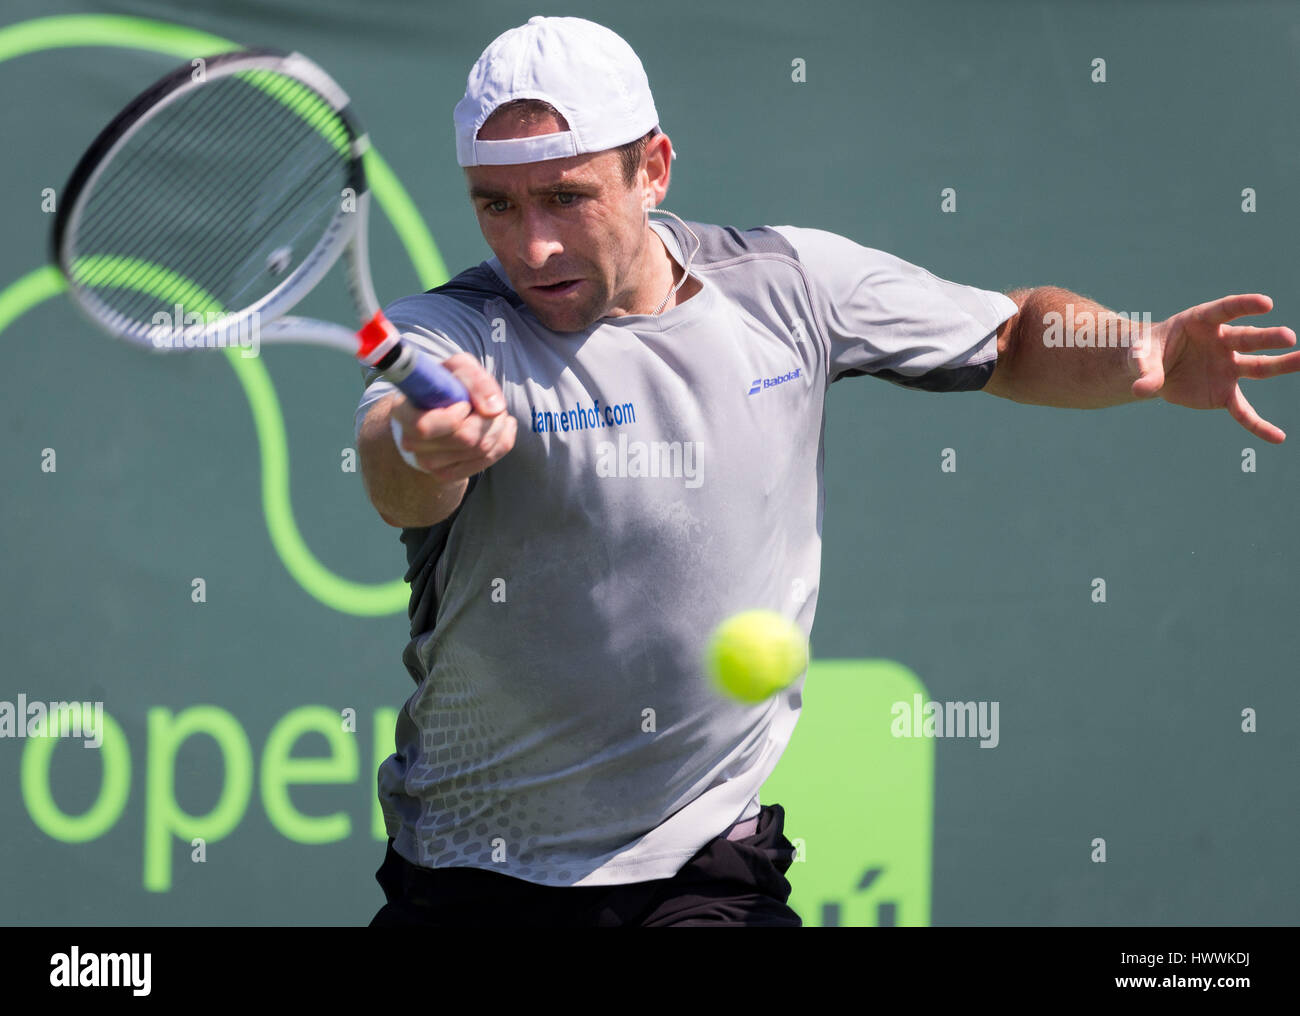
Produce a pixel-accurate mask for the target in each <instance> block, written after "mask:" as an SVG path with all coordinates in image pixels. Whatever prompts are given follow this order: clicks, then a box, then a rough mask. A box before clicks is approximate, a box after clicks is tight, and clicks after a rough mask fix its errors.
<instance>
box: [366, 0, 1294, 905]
mask: <svg viewBox="0 0 1300 1016" xmlns="http://www.w3.org/2000/svg"><path fill="white" fill-rule="evenodd" d="M455 122H456V130H457V154H458V160H459V162H460V164H461V165H462V166H463V167H465V172H466V177H467V182H468V184H469V191H470V197H471V200H472V202H473V204H474V209H475V213H476V215H477V217H478V221H479V225H480V228H481V229H482V232H483V236H484V238H485V240H486V241H487V243H488V246H489V247H490V248H491V249H492V252H493V255H494V257H493V258H491V259H489V260H488V261H485V262H483V263H482V264H481V265H479V266H478V267H476V268H473V269H470V270H469V271H466V272H463V273H461V274H460V275H459V276H457V277H456V278H455V279H453V280H452V281H451V282H450V283H448V284H447V285H445V286H442V287H439V288H438V289H436V290H433V291H432V292H431V293H428V294H421V295H417V296H412V297H407V298H404V299H402V300H398V301H397V302H396V303H394V304H393V305H391V306H390V307H389V308H387V313H388V315H389V317H390V318H391V319H392V320H393V321H394V323H395V324H396V325H397V326H398V327H399V328H400V329H401V330H402V332H403V333H404V335H406V336H407V337H408V338H409V339H410V340H411V341H413V342H416V343H418V344H420V345H422V346H423V347H424V348H426V349H428V350H430V351H432V352H433V353H434V354H435V355H436V356H437V358H438V359H439V361H441V362H443V363H444V364H445V366H446V367H447V368H448V369H450V370H452V371H453V372H454V373H455V374H456V375H457V376H458V377H459V378H460V379H461V380H462V381H463V382H464V384H465V386H466V388H467V389H468V391H469V392H470V395H471V400H472V405H469V404H465V403H460V404H457V405H454V406H450V407H446V408H443V409H438V410H432V411H429V412H419V411H417V410H415V409H413V408H412V407H411V406H410V404H409V403H407V402H406V401H405V400H404V399H403V398H402V397H401V396H400V395H399V394H396V391H395V389H394V388H393V387H392V386H391V385H388V384H387V383H385V382H383V381H379V380H376V377H377V375H374V374H373V373H371V374H370V375H368V380H369V381H370V382H371V383H370V384H369V386H368V387H367V389H366V393H365V395H364V396H363V398H362V402H361V405H360V407H359V408H358V413H357V421H358V423H357V425H358V447H359V448H360V452H361V458H362V466H363V473H364V477H365V482H366V487H367V491H368V493H369V496H370V498H371V500H372V502H373V503H374V505H375V508H376V509H377V511H378V512H379V514H380V516H381V517H382V518H383V519H384V521H386V522H387V523H389V524H390V525H393V526H400V527H401V528H402V540H403V542H404V543H405V545H406V549H407V557H408V563H409V565H410V569H409V571H408V573H407V579H408V581H410V583H411V587H412V596H411V611H410V612H411V642H410V643H409V644H408V646H407V647H406V650H405V652H404V654H403V661H404V663H405V664H406V666H407V669H408V671H409V672H410V674H411V676H412V678H413V679H414V680H415V681H416V684H417V690H416V692H415V693H414V694H413V695H412V697H411V698H410V699H409V700H408V702H407V703H406V706H405V708H404V709H403V710H402V712H401V714H400V717H399V720H398V725H397V751H396V752H395V753H394V754H393V755H392V756H391V757H390V758H389V759H388V760H387V761H386V762H385V763H384V765H383V766H382V767H381V770H380V778H379V791H380V798H381V801H382V803H383V807H384V812H385V817H386V820H387V825H388V831H389V836H390V842H389V846H388V851H387V855H386V858H385V861H384V865H383V867H382V868H381V869H380V871H379V873H378V878H379V881H380V883H381V885H382V886H383V888H384V891H385V894H386V897H387V899H388V903H387V904H386V905H385V906H384V907H383V908H382V909H381V910H380V912H379V913H378V914H377V915H376V917H375V920H374V922H372V923H373V924H375V925H391V924H404V923H420V924H428V925H434V926H443V927H464V926H471V925H476V924H477V925H484V926H492V925H500V924H517V925H527V926H538V927H544V926H559V925H595V926H618V925H637V926H653V925H659V926H662V925H678V926H682V925H688V924H736V925H743V924H750V925H756V924H767V925H785V926H797V925H798V924H799V918H798V916H797V915H796V914H795V913H794V912H793V911H792V910H791V909H790V908H789V906H788V904H787V900H788V896H789V891H790V885H789V882H788V881H787V880H786V879H785V877H784V876H785V873H786V871H787V870H788V868H789V866H790V863H791V860H792V856H793V848H792V845H791V844H790V841H789V840H788V839H786V838H785V836H784V833H783V818H784V813H783V810H782V808H781V806H780V805H779V804H773V803H768V804H764V803H762V802H761V801H760V799H759V790H760V788H761V786H762V783H763V781H764V780H765V779H766V777H767V776H768V775H769V774H770V773H771V772H772V770H773V768H774V767H775V765H776V763H777V761H778V760H779V758H780V756H781V753H782V751H783V749H784V748H785V746H786V744H787V743H788V740H789V737H790V734H791V732H792V730H793V728H794V725H795V722H796V720H797V718H798V714H799V709H800V704H801V698H802V689H803V680H804V678H803V677H800V678H799V680H798V681H796V682H795V683H794V684H793V685H791V686H790V688H788V689H787V690H786V691H783V692H782V693H780V694H778V695H776V696H774V697H772V698H771V699H769V700H768V701H766V702H764V703H762V704H760V705H758V706H752V707H744V706H740V705H738V704H735V703H731V702H728V701H723V700H722V699H720V698H718V697H717V696H716V695H714V693H713V692H712V691H711V690H710V689H709V687H708V685H707V682H706V681H705V680H704V679H703V677H702V675H701V673H700V662H699V661H700V655H701V650H702V648H703V645H704V641H705V639H706V638H707V636H708V633H709V632H710V631H711V629H712V628H713V627H714V626H715V625H716V624H717V623H718V622H719V621H721V620H722V619H723V618H725V617H727V616H729V615H731V614H733V613H736V612H737V611H739V610H742V609H747V608H753V607H768V608H771V609H774V610H779V611H783V612H785V613H786V614H787V616H791V617H793V618H794V620H795V621H796V622H797V623H798V624H799V625H800V626H801V627H802V628H803V630H804V632H805V633H807V632H808V631H810V629H811V626H812V621H813V613H814V610H815V607H816V600H817V587H818V577H819V571H820V552H821V546H820V530H821V514H822V499H823V487H822V476H821V465H822V428H823V411H824V399H825V393H826V389H827V387H828V385H829V384H830V383H831V382H834V381H836V380H839V379H841V378H846V377H853V376H857V375H863V374H867V375H872V376H875V377H877V378H883V379H886V380H889V381H892V382H894V383H896V384H900V385H903V386H906V387H911V388H918V389H922V390H927V391H963V390H976V389H982V390H984V391H987V392H990V393H992V394H994V395H998V396H1000V397H1003V398H1007V399H1012V400H1015V401H1018V402H1025V403H1038V404H1045V405H1056V406H1067V407H1076V408H1087V407H1101V406H1110V405H1117V404H1120V403H1123V402H1128V401H1132V400H1134V399H1138V398H1150V397H1152V396H1155V395H1160V396H1161V397H1163V398H1165V399H1166V400H1168V401H1170V402H1175V403H1177V404H1179V405H1185V406H1192V407H1196V408H1217V407H1226V408H1227V409H1228V410H1229V412H1230V413H1232V415H1233V416H1234V417H1235V418H1236V419H1237V420H1238V421H1239V422H1240V423H1241V424H1242V425H1243V426H1245V427H1246V428H1247V429H1248V430H1250V431H1252V433H1254V434H1256V435H1258V436H1259V437H1261V438H1263V439H1264V440H1268V441H1274V442H1278V441H1281V440H1283V438H1284V435H1283V434H1282V432H1281V431H1280V430H1278V429H1277V428H1276V427H1274V426H1273V425H1272V424H1269V423H1266V422H1264V421H1263V420H1261V419H1260V418H1259V417H1258V415H1257V414H1255V412H1254V410H1253V409H1252V408H1251V407H1250V406H1249V404H1248V403H1247V402H1246V401H1245V399H1244V398H1243V397H1242V395H1241V392H1240V389H1239V388H1238V387H1237V379H1238V378H1239V377H1251V378H1262V377H1273V376H1276V375H1278V374H1281V373H1285V372H1290V371H1294V370H1296V369H1300V353H1291V354H1288V355H1286V356H1281V357H1276V358H1269V357H1257V356H1242V355H1239V353H1238V352H1237V350H1257V349H1264V348H1276V347H1279V346H1284V345H1290V344H1292V343H1294V342H1295V335H1294V333H1292V332H1291V331H1290V330H1289V329H1285V328H1249V327H1236V326H1229V325H1228V324H1227V322H1228V321H1230V320H1232V319H1234V318H1237V317H1240V316H1242V315H1246V314H1257V313H1261V312H1264V311H1267V310H1269V309H1270V307H1271V302H1270V301H1269V300H1268V298H1267V297H1263V296H1257V295H1255V296H1234V297H1225V298H1224V299H1222V300H1218V301H1214V302H1212V303H1208V304H1202V305H1200V306H1197V307H1193V308H1191V309H1190V310H1187V311H1184V312H1182V313H1181V314H1177V315H1175V316H1174V317H1172V318H1170V319H1168V320H1166V321H1162V322H1160V323H1159V324H1155V325H1150V326H1142V325H1141V324H1136V323H1130V322H1127V321H1124V320H1121V319H1118V318H1117V317H1116V316H1115V315H1113V314H1111V313H1110V312H1108V311H1106V310H1105V309H1104V308H1102V307H1100V306H1098V305H1096V304H1094V303H1091V302H1090V301H1088V300H1086V299H1084V298H1082V297H1080V296H1077V295H1075V294H1072V293H1070V292H1068V291H1065V290H1061V289H1055V288H1039V289H1028V290H1017V291H1013V292H1012V293H1010V294H1007V295H1004V294H1001V293H996V292H992V291H986V290H982V289H976V288H972V287H967V286H960V285H956V284H954V283H951V282H947V281H944V280H941V279H937V278H935V277H934V276H932V275H930V274H929V273H928V272H926V271H924V270H923V269H921V268H918V267H916V266H914V265H910V264H908V263H906V262H904V261H901V260H899V259H898V258H895V257H892V256H891V255H889V254H886V253H883V252H881V251H876V250H871V249H868V248H865V247H861V246H859V245H858V244H856V243H853V242H852V241H850V240H848V239H845V238H844V237H840V236H836V235H834V234H831V233H827V232H824V231H820V230H814V229H802V228H796V227H790V226H783V227H757V228H754V229H750V230H744V231H740V230H735V229H732V228H730V227H725V228H724V227H719V226H712V225H707V224H703V223H684V222H682V221H681V220H680V219H676V220H675V221H673V222H668V221H662V220H655V221H654V222H651V220H650V218H649V211H650V209H651V208H653V207H654V206H656V205H658V204H659V203H660V202H661V201H662V200H663V198H664V196H665V194H666V193H667V190H668V186H669V177H670V171H671V162H672V157H673V149H672V143H671V141H670V139H669V138H668V136H667V135H665V134H664V133H662V132H661V131H659V129H658V127H659V121H658V115H657V113H656V111H655V107H654V103H653V100H652V98H651V95H650V89H649V84H648V82H647V81H646V78H645V73H644V71H643V70H642V68H641V64H640V62H639V60H638V59H637V58H636V55H635V54H634V53H633V52H632V50H631V49H630V48H629V47H628V46H627V44H626V43H625V42H624V41H623V40H622V39H620V38H619V37H618V36H617V35H615V34H614V33H612V32H610V31H608V30H607V29H604V28H602V27H600V26H598V25H595V24H592V23H591V22H587V21H583V20H580V19H574V18H540V17H539V18H532V19H530V21H529V22H528V24H527V25H524V26H521V27H519V28H516V29H513V30H511V31H509V32H506V33H505V34H504V35H502V36H501V37H500V38H498V39H497V40H495V41H494V42H493V43H492V44H491V45H490V46H489V47H488V48H487V50H486V51H485V52H484V54H483V56H482V57H481V58H480V59H479V61H478V62H477V63H476V64H475V66H474V68H473V70H472V71H471V72H470V75H469V80H468V83H467V88H466V94H465V97H464V98H463V99H462V100H461V102H460V103H459V104H458V105H457V107H456V114H455ZM1071 305H1072V306H1071ZM1054 313H1060V314H1062V316H1063V318H1064V317H1065V315H1067V313H1068V315H1069V317H1068V319H1069V320H1070V321H1082V320H1083V319H1084V315H1085V314H1092V315H1094V318H1095V320H1096V322H1097V334H1104V328H1106V327H1113V329H1114V341H1115V345H1114V346H1113V347H1111V346H1105V347H1104V348H1098V347H1096V346H1092V347H1080V346H1076V345H1074V344H1065V345H1063V344H1060V343H1055V342H1049V341H1045V331H1044V322H1045V321H1048V320H1051V315H1052V314H1054Z"/></svg>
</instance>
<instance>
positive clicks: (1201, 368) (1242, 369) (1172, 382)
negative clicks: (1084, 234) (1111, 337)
mask: <svg viewBox="0 0 1300 1016" xmlns="http://www.w3.org/2000/svg"><path fill="white" fill-rule="evenodd" d="M1272 309H1273V301H1272V300H1271V299H1270V298H1269V297H1267V296H1264V295H1263V294H1261V293H1250V294H1245V295H1238V296H1225V297H1223V298H1222V299H1219V300H1211V301H1210V302H1209V303H1202V304H1197V305H1196V306H1195V307H1189V308H1187V310H1184V311H1180V312H1179V313H1177V314H1175V315H1174V316H1173V317H1170V318H1167V319H1166V320H1164V321H1161V322H1159V323H1158V324H1154V325H1152V326H1151V328H1150V331H1149V333H1148V341H1147V342H1146V345H1145V348H1141V347H1138V348H1136V349H1135V350H1134V355H1133V359H1134V362H1135V364H1136V368H1135V369H1136V370H1137V372H1138V373H1139V374H1140V376H1139V377H1138V379H1137V380H1136V381H1134V382H1133V394H1134V395H1135V396H1136V397H1138V398H1140V399H1147V398H1151V397H1153V396H1156V395H1158V396H1160V398H1162V399H1164V400H1165V401H1166V402H1172V403H1174V405H1178V406H1188V407H1190V408H1191V409H1224V408H1226V409H1227V410H1228V412H1229V413H1231V414H1232V418H1233V419H1234V420H1236V421H1237V422H1238V423H1239V424H1241V425H1242V426H1243V427H1245V428H1246V429H1247V430H1248V431H1250V432H1251V433H1252V434H1254V435H1256V436H1257V437H1260V438H1262V439H1263V440H1265V441H1269V442H1271V443H1273V444H1281V443H1282V442H1283V441H1285V440H1286V434H1285V433H1284V432H1283V431H1282V430H1281V429H1280V428H1278V427H1275V426H1273V424H1271V423H1269V422H1268V421H1267V420H1264V419H1262V418H1261V417H1260V415H1259V414H1258V413H1257V412H1255V409H1254V407H1253V406H1251V404H1250V403H1249V402H1247V401H1246V396H1244V395H1242V394H1241V386H1240V385H1239V384H1238V383H1237V381H1238V379H1239V378H1243V377H1244V378H1269V377H1277V376H1278V375H1279V374H1290V373H1292V372H1293V371H1297V370H1300V350H1297V351H1296V352H1294V353H1287V354H1286V355H1284V356H1249V355H1243V354H1247V353H1251V352H1254V351H1255V350H1259V349H1282V348H1284V347H1286V346H1294V345H1295V342H1296V335H1295V332H1293V331H1292V330H1291V329H1290V328H1282V327H1272V328H1256V327H1254V326H1253V325H1230V324H1228V322H1229V321H1232V320H1234V319H1236V318H1239V317H1245V316H1247V315H1251V314H1265V313H1267V312H1268V311H1270V310H1272Z"/></svg>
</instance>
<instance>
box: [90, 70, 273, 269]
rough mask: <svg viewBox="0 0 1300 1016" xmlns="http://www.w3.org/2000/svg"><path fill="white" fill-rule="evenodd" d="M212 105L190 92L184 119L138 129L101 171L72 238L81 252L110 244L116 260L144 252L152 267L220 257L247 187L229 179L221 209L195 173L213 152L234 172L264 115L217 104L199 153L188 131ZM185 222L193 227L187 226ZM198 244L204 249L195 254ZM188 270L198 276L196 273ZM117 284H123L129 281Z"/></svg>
mask: <svg viewBox="0 0 1300 1016" xmlns="http://www.w3.org/2000/svg"><path fill="white" fill-rule="evenodd" d="M224 83H225V82H222V84H224ZM214 87H219V86H214ZM214 97H218V96H215V94H214V93H213V92H212V91H209V90H203V89H200V90H198V91H196V92H192V93H190V94H189V95H187V96H185V97H184V99H182V100H180V101H184V102H186V103H187V104H188V105H189V106H190V107H191V108H192V109H193V111H194V112H193V113H192V115H191V116H188V117H178V116H175V115H172V116H170V117H165V116H159V117H156V118H153V119H152V120H150V121H146V122H145V123H144V124H142V125H141V127H140V128H139V133H138V135H137V137H134V138H132V139H131V141H130V143H129V146H128V147H124V148H123V150H122V151H121V152H119V153H118V155H117V156H116V157H115V158H114V159H113V161H112V162H111V163H110V164H109V167H106V170H107V169H108V168H111V169H113V170H114V172H113V173H112V175H111V176H110V175H109V174H108V173H107V172H105V179H104V181H103V183H102V184H100V185H98V186H97V187H96V196H95V198H94V199H92V201H91V202H90V203H89V204H88V215H87V216H86V218H87V220H88V222H87V223H86V224H85V225H83V227H82V229H81V231H80V239H81V240H82V242H83V243H84V244H85V245H87V246H88V247H98V246H103V245H104V243H105V242H110V243H111V244H112V245H113V247H114V248H116V250H118V251H119V252H133V251H137V250H138V251H142V252H147V253H148V254H150V256H151V257H152V258H153V259H155V260H157V261H158V262H160V263H162V264H168V265H171V264H177V263H178V262H179V261H180V260H182V259H181V257H180V254H181V252H182V250H184V249H185V248H189V249H205V250H209V251H220V250H221V249H222V248H223V246H224V245H225V244H226V243H228V242H229V241H230V240H231V239H232V237H233V233H234V231H235V230H236V229H238V228H240V223H241V222H243V221H244V216H242V215H240V214H238V213H239V209H238V207H237V203H238V201H239V200H241V195H246V194H248V193H249V192H250V189H251V188H250V183H251V181H240V180H239V179H238V178H233V177H232V178H231V179H230V180H228V181H227V189H228V191H229V193H228V194H227V195H225V201H224V202H223V201H222V200H221V198H222V195H221V194H219V193H218V192H217V191H216V190H215V189H214V187H213V185H212V183H211V180H210V175H211V174H210V172H204V171H203V170H204V169H205V168H207V164H210V163H212V162H213V161H214V158H215V157H216V154H217V152H218V151H221V152H223V153H224V156H225V158H227V159H228V160H232V161H234V162H235V163H236V164H238V163H239V162H240V161H242V160H244V159H246V158H248V156H249V154H250V152H251V151H253V150H254V149H253V148H252V144H253V142H254V139H255V138H257V137H258V136H259V134H258V132H264V131H265V130H266V119H267V117H269V116H270V115H271V114H272V110H270V109H268V108H263V109H262V110H261V114H262V115H261V116H260V117H258V118H256V119H253V118H251V117H249V116H248V114H247V113H246V112H245V110H244V108H243V106H244V105H245V104H241V103H234V102H224V103H223V104H222V105H221V106H219V107H218V110H217V112H218V114H220V115H219V116H216V117H211V118H210V119H208V120H207V121H206V122H205V126H204V137H206V138H207V139H208V140H207V142H206V145H205V143H204V140H203V138H200V137H197V136H195V134H194V132H193V131H192V129H191V121H192V119H196V118H198V117H203V116H205V115H209V114H208V112H207V110H206V109H204V108H203V107H204V106H210V105H214V103H212V102H211V101H207V102H205V99H208V100H210V99H211V98H214ZM241 125H242V129H241ZM261 136H262V137H265V136H266V135H265V134H264V133H263V134H262V135H261ZM124 178H125V179H124ZM133 183H134V186H133ZM164 195H165V196H166V199H163V196H164ZM193 209H206V218H207V219H208V220H214V221H218V222H222V223H223V224H224V229H222V230H214V229H213V228H212V226H211V225H210V222H208V221H203V220H202V219H197V218H195V217H194V215H193V213H192V210H193ZM191 218H194V219H195V221H187V220H189V219H191ZM101 238H102V239H101ZM199 243H202V244H203V245H204V247H203V248H198V244H199ZM208 245H210V247H209V246H208ZM195 267H197V268H198V269H199V270H201V269H202V267H203V265H202V264H200V265H198V266H195ZM121 281H123V282H125V283H128V284H129V283H130V282H132V281H133V280H132V279H130V278H125V279H123V280H121Z"/></svg>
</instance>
